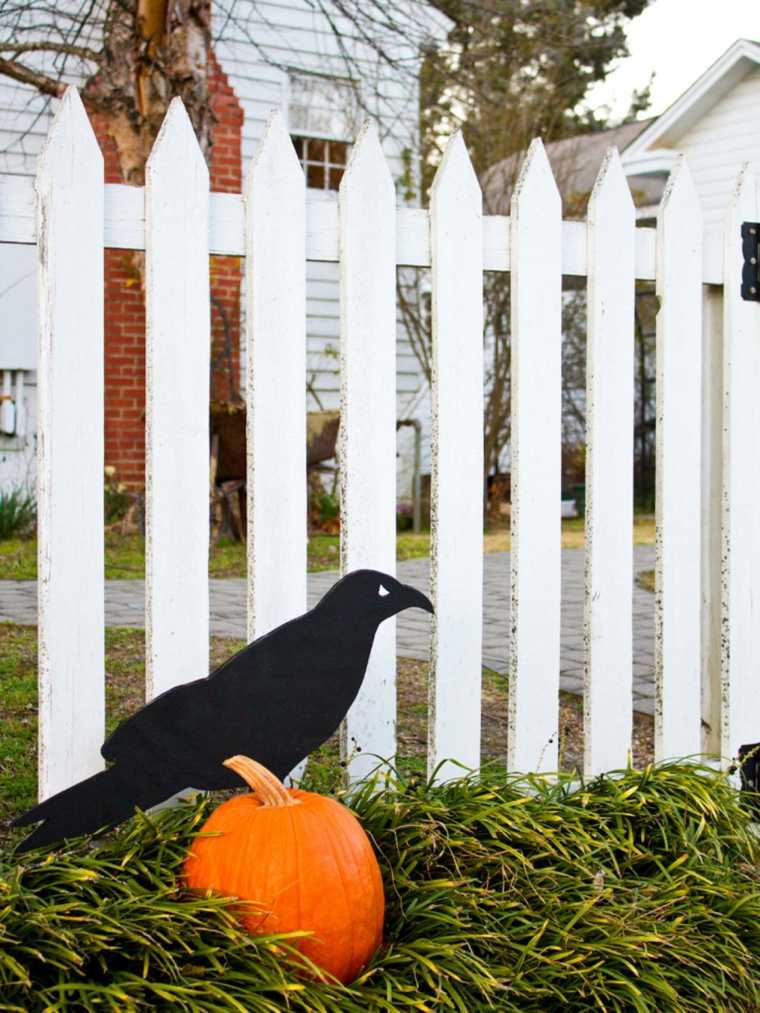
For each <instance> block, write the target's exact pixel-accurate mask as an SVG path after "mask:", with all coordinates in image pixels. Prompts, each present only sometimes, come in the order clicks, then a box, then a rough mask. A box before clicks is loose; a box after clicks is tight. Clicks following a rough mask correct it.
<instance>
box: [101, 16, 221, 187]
mask: <svg viewBox="0 0 760 1013" xmlns="http://www.w3.org/2000/svg"><path fill="white" fill-rule="evenodd" d="M210 17H211V14H210V5H209V2H208V0H128V2H125V3H119V2H114V3H112V4H111V6H110V8H109V11H108V15H107V18H106V22H105V31H104V38H103V49H102V54H101V58H100V60H99V65H98V68H97V70H96V72H95V73H94V74H93V75H92V76H91V77H90V78H89V80H88V81H87V83H86V85H85V87H84V90H83V98H84V101H85V103H86V104H87V105H88V107H89V108H91V109H92V110H94V111H96V112H99V113H101V114H102V115H103V117H104V119H105V121H106V124H107V129H108V132H109V134H110V135H111V137H112V138H113V140H114V143H115V145H116V150H117V153H118V158H119V164H120V168H121V171H122V174H123V178H124V182H125V183H130V184H132V185H142V184H143V183H144V181H145V162H146V161H147V158H148V155H149V154H150V151H151V148H152V147H153V143H154V141H155V139H156V136H157V135H158V131H159V129H160V127H161V123H162V122H163V119H164V116H165V115H166V110H167V109H168V107H169V103H170V102H171V100H172V98H174V97H175V96H179V97H180V98H181V99H182V101H183V102H184V104H185V108H186V109H187V112H188V115H189V116H190V120H191V122H192V124H193V126H194V128H195V132H196V134H197V136H198V141H199V143H200V146H201V149H202V151H203V152H204V154H205V155H206V156H208V154H209V151H210V149H211V131H212V125H213V114H212V113H211V110H210V108H209V95H208V73H207V72H208V48H209V45H210V41H211V34H210Z"/></svg>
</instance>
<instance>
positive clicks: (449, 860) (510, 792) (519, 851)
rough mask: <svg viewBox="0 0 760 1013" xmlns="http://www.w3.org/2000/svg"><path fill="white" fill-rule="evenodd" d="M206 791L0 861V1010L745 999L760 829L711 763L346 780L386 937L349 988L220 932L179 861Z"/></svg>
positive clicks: (755, 963)
mask: <svg viewBox="0 0 760 1013" xmlns="http://www.w3.org/2000/svg"><path fill="white" fill-rule="evenodd" d="M212 804H214V803H213V802H212V801H211V800H209V799H204V800H199V801H196V802H195V803H192V804H186V805H183V806H181V807H179V808H175V809H172V810H165V811H163V812H161V813H159V814H156V815H152V816H150V817H148V816H138V817H136V818H135V819H134V820H132V821H130V823H128V824H126V825H125V826H124V827H122V828H121V829H120V830H119V831H118V832H117V833H115V834H113V835H111V836H110V837H106V838H103V840H102V841H99V842H96V844H95V846H93V844H92V843H90V842H88V841H86V840H85V841H82V842H80V843H78V844H77V845H76V846H73V847H69V848H68V849H67V850H66V852H65V853H63V852H60V853H59V852H56V851H48V852H39V853H36V854H32V855H29V856H23V858H24V861H23V862H22V863H21V864H18V863H17V862H16V861H15V860H14V858H13V854H12V852H10V851H7V852H6V853H5V855H4V857H3V858H2V862H1V864H0V1009H3V1010H19V1011H35V1010H49V1011H54V1010H114V1011H116V1010H118V1011H120V1013H122V1011H125V1010H155V1009H162V1010H193V1011H196V1010H204V1011H206V1010H209V1011H211V1010H239V1011H241V1013H242V1011H246V1013H257V1011H267V1013H278V1011H281V1010H299V1011H309V1013H313V1011H334V1013H348V1011H352V1010H378V1011H387V1013H395V1011H405V1010H419V1011H446V1010H457V1011H460V1013H472V1011H475V1010H491V1009H493V1010H516V1011H517V1010H519V1011H526V1010H536V1011H538V1010H542V1011H543V1010H555V1009H557V1010H559V1009H562V1010H579V1011H580V1010H584V1011H586V1010H593V1009H598V1010H634V1011H637V1010H658V1011H679V1013H681V1011H690V1010H704V1011H706V1013H716V1011H720V1010H730V1011H732V1013H733V1011H751V1010H757V1009H758V1008H760V876H759V869H760V862H759V861H758V860H759V859H760V845H759V844H758V841H757V839H756V837H755V833H754V830H753V826H752V823H751V817H750V815H749V813H748V812H747V811H746V810H745V809H744V808H743V803H742V801H741V798H740V796H739V795H738V794H737V793H736V792H735V791H734V790H733V789H732V788H731V786H730V785H729V784H728V782H727V781H726V779H725V778H724V777H722V776H721V775H719V774H716V773H714V772H712V771H710V770H709V769H707V768H700V767H695V766H690V765H680V766H679V765H675V764H673V765H663V766H660V767H648V768H646V769H645V770H643V771H633V770H628V771H625V772H621V773H619V774H617V775H615V776H608V777H604V778H601V779H598V780H595V781H594V782H592V783H589V784H585V785H580V786H579V785H578V784H577V783H575V784H573V783H572V782H570V781H569V780H565V779H560V780H559V781H557V780H555V781H550V780H548V779H538V778H532V779H522V780H517V779H510V778H505V777H504V776H503V775H502V776H501V777H500V778H483V779H482V780H480V781H479V780H476V779H474V778H464V779H462V780H459V781H456V782H453V783H451V784H448V785H446V786H442V787H433V786H431V785H430V784H427V783H425V782H424V781H422V780H414V779H410V780H408V781H401V780H397V779H394V778H389V779H387V780H386V781H384V783H383V784H382V786H380V790H377V786H375V790H373V787H372V785H366V786H364V787H362V788H361V789H359V790H358V791H355V792H354V794H353V795H352V797H351V800H350V804H351V805H352V807H353V808H354V809H355V810H356V812H357V814H358V815H359V817H360V819H361V820H362V822H363V824H364V827H365V828H366V830H367V832H368V833H369V834H370V836H371V838H372V840H373V842H374V844H375V847H376V849H377V853H378V857H379V860H380V864H381V867H382V870H383V876H384V879H385V889H386V899H387V914H386V933H385V944H384V946H383V948H382V950H381V952H380V953H379V954H378V955H377V957H376V958H375V960H374V961H373V963H372V964H371V965H370V966H369V967H368V968H367V969H366V970H365V971H364V973H363V974H362V976H361V977H360V978H359V979H358V980H357V981H356V982H354V983H353V985H351V986H349V987H342V986H337V985H336V986H329V985H320V984H316V983H314V982H312V981H309V980H308V979H307V978H305V977H304V975H303V974H302V973H299V970H298V967H297V965H296V964H295V963H294V961H293V960H292V959H288V956H287V954H288V952H289V951H288V947H289V942H288V940H287V939H283V938H279V937H269V938H253V937H249V936H247V935H246V934H245V933H243V932H242V931H240V929H239V928H238V926H237V922H236V920H235V916H234V910H233V909H232V906H231V903H230V902H229V901H225V900H221V899H213V898H198V897H188V896H187V895H186V894H185V893H183V891H182V889H181V886H180V884H179V880H178V874H179V871H180V868H181V865H182V862H183V859H184V857H185V854H186V852H187V849H188V846H189V843H190V841H191V839H192V836H193V834H194V833H196V832H197V830H198V828H199V826H200V825H201V824H202V821H203V820H204V818H205V816H206V815H207V813H208V810H209V806H211V805H212Z"/></svg>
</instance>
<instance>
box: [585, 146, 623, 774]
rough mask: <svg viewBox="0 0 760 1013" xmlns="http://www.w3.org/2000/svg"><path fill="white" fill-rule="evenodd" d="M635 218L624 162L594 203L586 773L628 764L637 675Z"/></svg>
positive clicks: (602, 182) (612, 158)
mask: <svg viewBox="0 0 760 1013" xmlns="http://www.w3.org/2000/svg"><path fill="white" fill-rule="evenodd" d="M634 228H635V212H634V207H633V201H632V200H631V192H630V190H629V188H628V183H627V182H626V178H625V174H624V173H623V168H622V166H621V164H620V156H619V155H618V153H617V151H616V150H615V149H611V150H610V151H609V152H608V153H607V156H606V157H605V159H604V162H603V163H602V167H601V169H600V171H599V176H598V177H597V180H596V183H595V185H594V189H593V192H592V194H591V199H590V201H589V206H588V296H587V344H586V431H587V450H586V596H585V623H584V637H585V646H586V669H585V695H584V729H585V738H584V749H585V754H584V771H585V773H586V775H587V776H593V775H596V774H599V773H601V772H602V771H605V770H613V769H615V768H616V767H622V766H625V764H626V763H627V762H628V761H629V755H630V748H631V730H632V717H633V715H632V705H633V701H632V677H633V626H632V624H633V614H632V610H633V592H632V583H633V538H632V531H633V339H634V318H633V304H634V278H633V271H634Z"/></svg>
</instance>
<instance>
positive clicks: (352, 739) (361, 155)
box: [338, 123, 396, 779]
mask: <svg viewBox="0 0 760 1013" xmlns="http://www.w3.org/2000/svg"><path fill="white" fill-rule="evenodd" d="M339 228H340V265H341V293H340V309H341V339H340V362H341V425H340V435H339V441H338V452H339V460H340V492H341V570H342V572H343V573H346V572H347V571H349V570H355V569H358V568H361V567H370V568H372V569H377V570H382V571H384V572H386V573H390V574H394V573H395V568H396V222H395V189H394V186H393V180H392V179H391V175H390V172H389V171H388V166H387V164H386V161H385V158H384V156H383V152H382V149H381V147H380V141H379V139H378V136H377V128H376V127H375V126H374V125H373V124H371V123H367V124H365V126H364V127H363V128H362V130H361V132H360V134H359V137H358V138H357V141H356V144H355V146H354V150H353V153H352V156H351V160H350V163H349V166H348V168H347V170H346V172H345V175H344V176H343V179H342V181H341V186H340V193H339ZM341 739H342V750H343V755H344V757H345V758H346V759H347V760H349V764H350V765H349V776H350V777H351V778H352V779H356V778H359V777H361V776H362V775H363V774H365V773H367V772H368V771H370V770H372V769H373V768H374V767H375V766H376V765H377V762H378V761H377V758H376V757H378V756H379V757H383V758H387V759H392V758H393V756H394V753H395V749H396V624H395V620H392V619H389V620H386V621H385V622H384V623H383V624H382V625H381V626H380V629H379V630H378V632H377V635H376V637H375V643H374V647H373V649H372V654H371V656H370V661H369V665H368V667H367V674H366V676H365V678H364V683H363V685H362V688H361V691H360V693H359V696H358V698H357V699H356V701H355V702H354V704H353V706H352V707H351V709H350V711H349V713H348V716H347V718H346V721H345V722H344V727H343V731H342V735H341ZM357 750H359V751H360V752H358V753H357Z"/></svg>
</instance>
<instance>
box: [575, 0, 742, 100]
mask: <svg viewBox="0 0 760 1013" xmlns="http://www.w3.org/2000/svg"><path fill="white" fill-rule="evenodd" d="M738 38H745V39H753V40H757V41H760V0H719V2H717V3H716V2H713V0H654V3H653V4H652V5H651V6H650V7H649V8H648V9H647V10H646V11H645V12H644V13H643V14H642V15H641V17H638V18H636V19H635V20H634V21H632V22H631V24H630V27H629V29H628V45H629V49H630V52H631V55H630V57H628V58H627V59H625V60H621V61H620V63H619V64H618V66H617V67H616V68H615V70H614V71H613V73H612V74H610V76H609V77H608V78H607V80H606V81H605V82H604V83H603V84H601V85H599V86H598V87H597V88H595V89H594V91H593V93H592V94H591V96H590V102H589V105H591V106H592V107H597V106H602V105H607V106H611V107H612V111H613V114H614V115H616V116H617V115H621V114H623V113H625V112H626V110H627V109H628V105H629V102H630V97H631V93H632V92H633V90H634V88H641V87H643V86H644V85H645V84H646V83H647V81H648V79H649V75H650V74H651V72H652V71H655V75H656V76H655V83H654V87H653V89H652V99H653V101H652V108H651V111H650V113H649V115H651V114H658V113H661V112H662V111H663V110H664V109H667V107H668V106H669V105H670V104H671V103H672V102H673V101H674V100H675V99H677V98H678V96H679V95H680V94H681V93H682V92H683V91H685V90H686V89H687V88H688V87H689V85H690V84H692V82H693V81H695V80H696V78H698V77H699V75H700V74H701V73H702V72H703V71H704V70H706V69H707V67H709V65H710V64H711V63H712V62H713V61H714V60H716V59H717V58H718V57H719V56H720V55H721V53H723V51H724V50H726V49H728V47H729V46H730V45H731V43H732V42H734V41H735V40H736V39H738Z"/></svg>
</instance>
